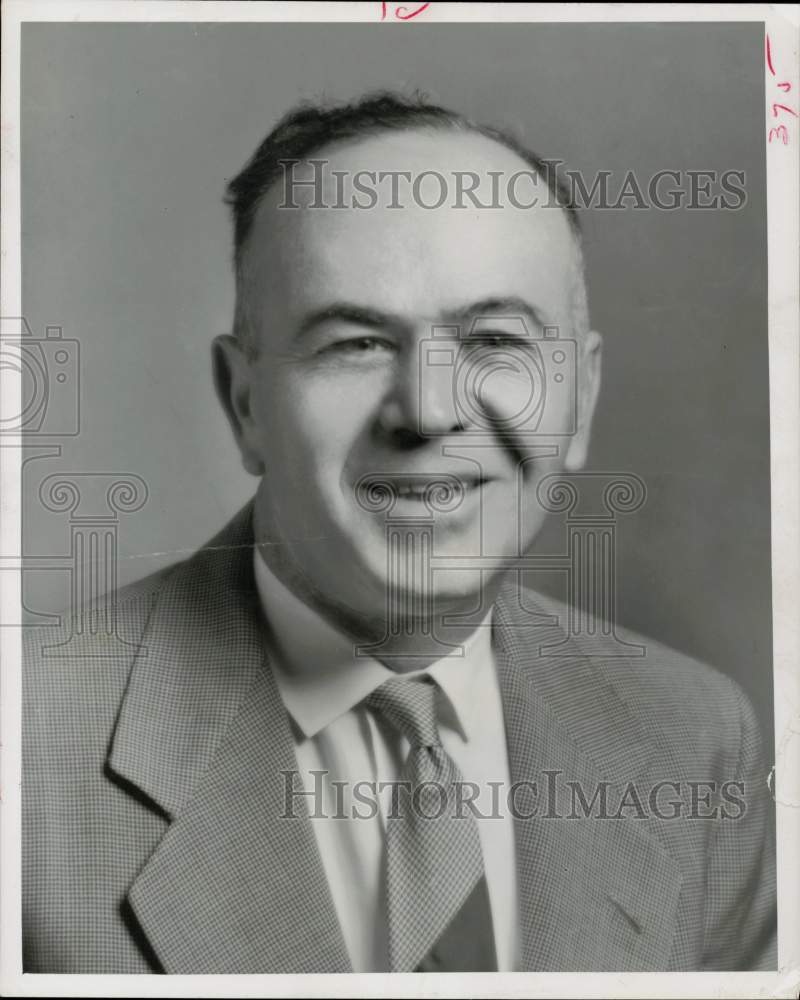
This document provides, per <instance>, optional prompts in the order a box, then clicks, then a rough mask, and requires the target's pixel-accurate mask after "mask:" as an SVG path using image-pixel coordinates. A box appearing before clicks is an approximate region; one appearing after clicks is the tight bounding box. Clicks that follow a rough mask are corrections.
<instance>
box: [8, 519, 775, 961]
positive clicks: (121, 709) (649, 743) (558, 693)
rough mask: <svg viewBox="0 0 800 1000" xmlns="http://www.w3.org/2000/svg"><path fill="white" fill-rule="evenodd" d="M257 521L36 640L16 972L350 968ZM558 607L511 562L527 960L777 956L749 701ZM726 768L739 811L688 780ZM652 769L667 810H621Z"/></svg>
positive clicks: (642, 790)
mask: <svg viewBox="0 0 800 1000" xmlns="http://www.w3.org/2000/svg"><path fill="white" fill-rule="evenodd" d="M252 542H253V537H252V520H251V506H250V505H248V507H246V508H245V509H244V510H243V511H241V512H240V513H239V515H237V517H236V518H235V519H234V520H233V521H232V522H231V523H230V524H229V525H228V526H227V527H226V528H225V529H224V530H223V531H222V532H221V533H220V534H219V535H218V536H217V537H216V538H215V539H213V540H212V541H211V542H210V543H209V545H208V546H206V547H205V548H203V549H202V550H200V551H199V552H198V553H197V554H196V555H194V556H193V557H192V558H191V559H189V560H187V561H186V562H183V563H180V564H178V565H177V566H175V567H173V568H171V569H168V570H163V571H161V572H159V573H157V574H155V575H153V576H151V577H149V578H148V579H146V580H144V581H141V582H140V583H138V584H134V585H132V586H131V587H128V588H126V589H124V590H122V591H121V592H120V594H119V599H118V602H117V603H116V609H115V617H116V634H114V633H113V632H112V633H111V634H109V631H108V629H107V628H105V627H102V628H101V627H98V628H97V629H96V630H95V631H92V629H91V628H85V629H84V631H83V633H81V634H71V631H70V627H69V625H65V627H64V628H63V629H61V630H53V629H41V628H39V629H31V630H29V631H28V633H27V635H26V636H25V655H24V695H23V708H24V720H23V789H22V792H23V796H22V798H23V834H22V836H23V841H22V844H23V935H24V967H25V969H26V971H29V972H48V973H74V972H82V973H101V972H104V973H139V972H149V971H165V972H168V973H265V972H282V973H286V972H308V973H314V972H347V971H349V970H350V964H349V959H348V955H347V952H346V950H345V946H344V942H343V939H342V934H341V931H340V928H339V925H338V922H337V918H336V914H335V911H334V907H333V903H332V900H331V896H330V893H329V890H328V886H327V881H326V878H325V875H324V872H323V869H322V864H321V861H320V858H319V854H318V851H317V847H316V842H315V835H314V832H313V830H312V828H311V823H310V821H309V820H308V818H307V816H304V815H300V816H298V817H297V818H294V819H288V818H281V817H282V816H285V812H286V810H285V802H284V778H283V776H282V774H281V771H285V770H289V771H291V770H293V769H295V768H296V766H297V765H296V760H295V754H294V742H293V737H292V733H291V730H290V725H289V722H288V718H287V715H286V712H285V710H284V708H283V705H282V702H281V699H280V696H279V694H278V691H277V688H276V686H275V682H274V680H273V677H272V674H271V670H270V664H269V662H268V658H267V656H266V653H265V644H264V642H263V632H262V628H263V627H264V625H263V622H262V619H261V611H260V607H259V604H258V597H257V594H256V590H255V583H254V579H253V573H252ZM564 610H565V609H564V608H563V607H562V606H560V605H557V604H554V603H553V602H548V601H545V600H544V599H543V598H541V597H540V596H539V595H536V594H533V593H532V592H530V591H526V590H520V589H519V588H518V587H517V585H516V582H515V581H511V582H509V584H508V585H507V586H506V587H505V588H504V589H503V592H502V593H501V595H500V597H499V598H498V600H497V602H496V605H495V615H494V621H495V624H494V631H493V642H494V645H495V651H496V656H497V663H498V671H499V677H500V686H501V693H502V700H503V707H504V713H505V720H506V730H507V742H508V752H509V762H510V768H511V775H512V780H513V781H515V782H517V781H518V782H534V781H535V782H537V786H538V796H539V798H538V799H537V800H536V801H538V802H539V804H540V810H539V815H538V816H537V817H536V818H534V819H524V818H523V814H528V813H529V812H531V811H532V808H533V803H534V798H533V796H534V793H533V790H532V788H531V786H529V785H528V786H521V787H522V788H523V789H524V790H527V792H528V793H529V794H528V799H526V798H525V796H524V795H521V796H520V797H519V800H518V809H519V812H520V818H519V819H515V821H514V822H515V838H516V854H517V870H518V874H519V898H520V908H521V913H520V921H521V926H520V932H521V941H522V963H523V965H522V967H523V968H524V969H528V970H552V971H586V970H598V971H599V970H616V971H626V970H693V969H694V970H697V969H757V968H775V965H776V959H775V951H774V929H775V928H774V923H775V901H774V896H775V875H774V861H773V857H774V840H773V834H772V830H771V826H770V823H771V820H770V806H771V803H770V801H769V797H768V795H767V792H766V785H765V776H766V773H767V772H766V768H765V766H764V763H763V760H762V757H761V751H760V746H759V735H758V729H757V725H756V722H755V719H754V717H753V713H752V710H751V708H750V706H749V704H748V702H747V700H746V699H745V697H744V696H743V694H742V692H741V691H740V690H739V689H738V688H737V686H736V685H735V684H734V683H733V682H732V681H730V680H729V679H728V678H726V677H724V676H723V675H722V674H719V673H717V672H716V671H714V670H712V669H711V668H709V667H707V666H705V665H703V664H700V663H697V662H695V661H693V660H691V659H689V658H687V657H685V656H683V655H681V654H679V653H676V652H674V651H672V650H668V649H666V648H665V647H663V646H661V645H658V644H657V643H654V642H652V641H650V640H643V639H642V638H641V637H637V636H635V635H632V634H631V633H623V636H624V638H625V639H627V640H628V641H631V642H642V643H644V644H645V645H646V650H647V653H646V656H644V657H642V658H639V659H636V658H633V659H631V658H619V657H618V656H617V657H614V656H612V655H611V654H612V653H613V652H615V651H616V650H615V649H613V648H609V650H608V655H606V654H605V653H603V652H602V651H598V648H597V638H596V637H595V638H594V639H593V640H592V645H591V649H589V647H587V646H586V644H585V643H584V642H582V641H581V640H580V639H578V638H576V637H574V636H569V635H568V634H567V633H566V632H565V630H564V628H563V622H564V621H565V620H566V619H565V617H564ZM532 612H533V613H534V614H535V615H536V616H537V617H536V618H534V617H532ZM94 624H95V625H98V624H100V625H102V624H103V623H102V622H100V623H98V622H97V621H95V623H94ZM59 643H62V644H63V645H61V646H59V645H58V644H59ZM45 646H47V647H49V649H46V648H44V647H45ZM53 654H56V655H53ZM545 772H550V777H548V776H546V775H545ZM729 780H739V781H742V782H744V787H745V791H744V799H745V800H746V811H745V813H744V815H743V816H740V817H739V818H738V819H733V818H730V819H727V820H722V819H717V820H713V819H707V818H706V819H704V818H700V815H699V814H706V815H707V814H708V813H709V812H710V811H711V808H712V807H713V804H714V803H715V802H716V803H719V802H720V801H721V800H720V799H719V794H718V793H716V794H715V796H712V797H711V799H708V798H707V797H706V796H707V795H708V794H709V793H708V788H707V786H705V785H704V786H696V787H697V788H699V789H700V790H699V792H698V793H697V795H696V796H695V797H696V798H697V797H698V796H699V802H700V805H699V807H698V803H697V802H695V803H694V806H695V808H694V809H693V810H692V809H690V808H689V807H690V805H691V799H692V796H693V795H694V794H695V793H693V792H692V791H691V786H689V785H688V783H689V782H691V781H695V782H715V783H717V784H719V783H721V782H724V781H729ZM550 781H552V782H555V783H556V784H554V785H553V786H551V787H554V788H556V798H555V799H551V800H549V801H548V800H546V799H545V796H544V795H543V792H544V790H545V786H546V785H547V783H548V782H550ZM570 781H571V782H577V783H580V785H579V787H580V788H581V790H582V792H583V793H584V794H585V797H586V799H587V800H590V799H591V798H592V796H593V794H594V793H595V791H597V789H599V788H605V789H606V792H607V793H608V800H609V803H611V804H610V805H609V806H608V813H609V815H608V816H607V817H606V818H601V816H600V815H594V814H592V815H590V816H589V817H588V818H585V817H581V816H580V811H579V813H578V818H574V817H573V818H571V819H570V818H568V817H569V815H570V813H571V812H574V806H575V799H574V797H573V798H572V799H570V798H569V797H568V789H569V786H568V785H567V784H566V782H570ZM658 782H675V783H676V784H675V785H674V786H671V787H670V786H661V792H662V793H665V794H662V795H661V799H660V801H661V803H662V804H661V806H660V807H659V811H660V812H661V813H662V815H664V816H669V815H670V814H671V808H670V807H669V806H667V805H664V804H663V803H664V802H669V801H670V800H675V801H680V802H681V804H682V809H681V810H680V814H679V815H677V816H676V817H675V818H672V819H670V818H664V819H659V818H658V817H657V816H656V815H653V813H652V811H651V810H646V811H647V813H648V814H647V815H641V810H640V809H637V808H636V807H635V805H634V806H633V808H632V809H631V808H626V809H624V810H617V805H616V804H617V803H618V802H621V800H622V798H623V796H624V795H625V794H626V793H627V795H628V799H627V801H628V802H629V804H630V803H631V802H632V801H633V800H632V799H631V794H634V795H636V794H637V789H638V797H639V800H640V804H642V805H644V806H645V807H646V806H647V798H648V793H649V792H650V791H651V790H652V788H653V787H654V786H655V785H656V784H657V783H658ZM630 783H634V786H633V787H634V792H633V793H631V791H630V789H631V784H630ZM569 794H573V795H574V793H569ZM709 802H710V803H711V804H710V805H708V807H706V805H707V804H708V803H709ZM556 803H558V804H556ZM703 803H705V804H706V805H704V804H703ZM734 811H735V810H734ZM543 812H549V813H550V814H551V815H550V816H548V815H542V813H543ZM616 812H619V813H620V818H611V816H612V815H613V814H614V813H616ZM692 812H694V814H695V816H694V818H692V815H691V813H692Z"/></svg>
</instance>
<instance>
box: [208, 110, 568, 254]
mask: <svg viewBox="0 0 800 1000" xmlns="http://www.w3.org/2000/svg"><path fill="white" fill-rule="evenodd" d="M417 127H423V128H424V127H430V128H439V129H456V130H460V131H468V132H476V133H478V134H479V135H484V136H486V137H487V138H489V139H494V140H495V141H496V142H498V143H500V145H502V146H505V147H506V148H507V149H510V150H512V151H513V152H515V153H516V154H517V155H518V156H520V157H521V158H522V159H523V160H524V161H525V162H526V163H527V164H528V166H529V167H531V168H532V169H533V170H534V171H535V172H536V173H537V174H538V175H539V176H540V177H542V179H543V180H545V181H546V183H547V186H548V189H549V191H550V195H551V197H552V199H553V201H554V202H556V203H557V204H558V205H560V206H561V207H562V208H563V209H564V211H565V212H566V213H567V217H568V219H569V223H570V227H571V228H572V230H573V232H574V233H575V235H576V236H579V235H580V225H579V222H578V215H577V212H576V210H575V206H574V204H573V202H572V200H571V198H570V193H569V189H568V187H567V185H565V184H564V183H562V181H561V180H560V179H559V178H558V177H557V176H556V171H555V169H554V168H553V164H552V163H548V162H547V161H545V160H543V159H542V158H541V157H539V156H537V155H536V153H534V152H533V151H532V150H530V149H528V148H526V147H525V146H524V145H522V143H521V142H519V141H518V140H517V139H516V138H515V137H514V136H513V135H511V134H510V133H508V132H505V131H503V130H501V129H496V128H492V127H490V126H487V125H480V124H478V123H477V122H473V121H471V120H470V119H469V118H467V117H465V116H464V115H461V114H459V113H458V112H456V111H450V110H449V109H448V108H443V107H440V106H439V105H438V104H431V103H429V102H428V101H427V100H426V98H425V96H424V95H422V94H417V95H415V96H414V97H412V98H408V97H404V96H403V95H401V94H395V93H391V92H389V91H382V92H380V93H375V94H368V95H366V96H365V97H362V98H361V99H360V100H358V101H353V102H352V103H350V104H330V105H322V104H313V103H304V104H300V105H298V106H297V107H296V108H294V109H292V110H291V111H289V112H287V114H285V115H284V116H283V118H281V120H280V121H279V122H278V124H277V125H276V126H275V127H274V128H273V129H272V131H271V132H270V133H269V135H267V137H266V138H265V139H264V140H263V142H262V143H261V145H260V146H259V147H258V149H257V150H256V151H255V153H254V154H253V156H252V157H251V158H250V160H249V162H248V163H247V165H246V166H245V167H244V169H243V170H241V171H240V173H238V174H237V175H236V177H234V178H233V180H232V181H230V183H229V184H228V187H227V196H226V198H225V202H226V203H227V204H228V205H230V206H231V209H232V212H233V225H234V233H233V244H234V257H235V260H236V262H237V263H238V261H239V258H240V255H241V252H242V248H243V247H244V244H245V242H246V240H247V237H248V235H249V233H250V229H251V227H252V224H253V219H254V217H255V214H256V211H257V209H258V205H259V202H260V200H261V198H262V197H263V196H264V195H265V194H266V192H267V191H268V190H269V188H270V187H271V186H272V185H273V184H274V182H275V181H276V180H277V179H278V178H279V177H280V176H281V175H282V172H283V168H282V166H281V161H282V160H303V159H304V158H305V157H308V156H310V155H312V154H313V153H316V152H319V150H320V149H321V148H322V147H323V146H327V145H329V144H331V143H334V142H339V141H341V140H346V139H353V138H357V137H358V136H367V135H375V134H377V133H379V132H393V131H402V130H404V129H412V128H417Z"/></svg>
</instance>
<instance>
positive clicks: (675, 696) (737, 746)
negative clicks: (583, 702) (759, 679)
mask: <svg viewBox="0 0 800 1000" xmlns="http://www.w3.org/2000/svg"><path fill="white" fill-rule="evenodd" d="M526 597H527V599H529V600H530V601H531V602H532V603H533V604H534V605H535V606H536V607H537V610H539V609H540V610H542V611H543V612H544V613H545V614H548V615H552V616H554V617H555V618H556V619H557V621H558V623H559V625H560V627H561V629H562V630H564V629H565V624H566V622H567V620H568V618H567V614H568V610H569V609H568V606H567V605H566V604H564V603H563V602H560V601H557V600H554V599H551V598H549V597H545V596H543V595H541V594H539V593H536V592H533V591H527V592H526ZM570 642H571V643H572V644H573V648H574V650H575V652H576V653H578V654H580V655H582V656H583V657H585V658H586V659H587V660H588V661H589V662H590V663H591V665H592V667H593V668H595V669H596V670H598V671H599V672H600V674H601V676H602V679H603V681H604V682H605V683H607V684H609V685H611V687H612V688H613V689H614V691H615V692H616V694H617V696H618V698H619V700H620V701H621V702H622V703H624V705H625V706H626V708H627V710H628V711H629V712H630V713H631V714H633V715H634V716H635V717H636V719H637V721H638V723H639V726H640V728H641V729H642V730H643V731H644V732H646V733H647V734H648V736H649V737H650V739H651V741H652V742H655V743H656V744H657V745H660V746H661V747H662V749H664V750H665V751H668V756H670V757H675V756H677V757H680V758H684V759H685V760H686V762H687V763H688V762H689V761H691V760H692V759H695V760H700V759H708V758H709V757H714V758H719V756H720V754H721V755H722V756H723V758H724V759H725V761H726V763H727V764H728V765H729V766H735V764H736V761H737V760H738V758H739V756H740V754H741V752H742V746H743V743H746V742H749V741H755V742H756V743H760V741H761V735H760V733H759V730H758V724H757V722H756V717H755V713H754V711H753V708H752V705H751V703H750V699H749V697H748V696H747V694H746V693H745V692H744V690H743V689H742V687H741V686H740V685H739V684H738V683H737V682H736V681H735V680H733V678H731V677H729V676H728V675H727V674H725V673H724V672H723V671H722V670H720V669H718V668H717V667H716V666H712V665H711V664H708V663H706V662H704V661H702V660H700V659H698V658H696V657H694V656H692V655H690V654H688V653H684V652H681V651H679V650H676V649H673V648H671V647H670V646H668V645H666V644H665V643H663V642H660V641H657V640H655V639H652V638H650V637H649V636H646V635H643V634H641V633H639V632H637V631H635V630H633V629H629V628H626V627H624V626H619V625H618V626H617V627H616V628H615V629H614V631H613V635H611V636H605V635H603V630H602V629H601V628H600V627H599V625H598V626H597V627H595V628H594V633H592V632H591V630H590V629H586V630H584V631H582V632H581V633H580V634H578V635H574V636H573V635H570Z"/></svg>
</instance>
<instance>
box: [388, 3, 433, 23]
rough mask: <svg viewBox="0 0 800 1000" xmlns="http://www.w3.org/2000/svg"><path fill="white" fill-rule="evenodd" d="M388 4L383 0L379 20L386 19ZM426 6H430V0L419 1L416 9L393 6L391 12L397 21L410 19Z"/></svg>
mask: <svg viewBox="0 0 800 1000" xmlns="http://www.w3.org/2000/svg"><path fill="white" fill-rule="evenodd" d="M388 6H389V5H388V3H385V2H384V3H382V4H381V21H385V20H386V11H387V8H388ZM427 7H430V0H428V3H421V4H420V5H419V7H417V8H416V10H409V9H408V7H395V8H394V11H393V13H394V16H395V18H396V19H397V20H398V21H410V20H411V19H412V18H414V17H417V16H418V15H419V14H421V13H422V12H423V11H424V10H425V9H426V8H427Z"/></svg>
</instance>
